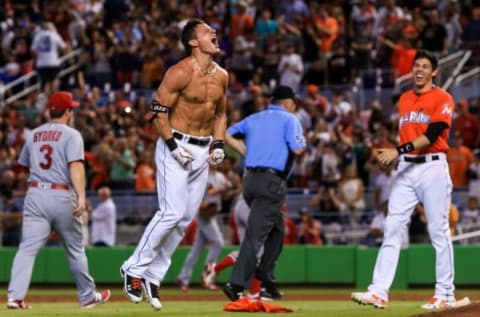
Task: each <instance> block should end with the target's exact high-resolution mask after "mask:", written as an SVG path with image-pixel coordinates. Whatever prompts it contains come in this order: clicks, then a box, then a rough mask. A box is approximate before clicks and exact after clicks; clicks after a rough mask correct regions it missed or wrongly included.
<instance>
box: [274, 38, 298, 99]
mask: <svg viewBox="0 0 480 317" xmlns="http://www.w3.org/2000/svg"><path fill="white" fill-rule="evenodd" d="M278 74H279V84H280V85H283V86H289V87H290V88H292V89H293V91H294V92H298V91H299V88H300V82H301V80H302V77H303V61H302V57H301V56H300V55H299V54H297V53H296V51H295V46H294V45H293V44H292V43H287V44H286V46H285V53H284V54H282V55H281V56H280V62H279V63H278Z"/></svg>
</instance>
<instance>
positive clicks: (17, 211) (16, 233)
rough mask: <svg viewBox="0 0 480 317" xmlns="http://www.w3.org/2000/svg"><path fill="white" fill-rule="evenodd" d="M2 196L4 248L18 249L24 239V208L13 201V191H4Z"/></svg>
mask: <svg viewBox="0 0 480 317" xmlns="http://www.w3.org/2000/svg"><path fill="white" fill-rule="evenodd" d="M2 196H3V204H2V207H1V210H0V231H1V232H2V246H4V247H18V245H19V244H20V240H21V238H22V216H23V212H22V208H21V207H19V206H18V205H17V204H16V203H15V201H14V200H13V193H12V191H4V192H3V193H2Z"/></svg>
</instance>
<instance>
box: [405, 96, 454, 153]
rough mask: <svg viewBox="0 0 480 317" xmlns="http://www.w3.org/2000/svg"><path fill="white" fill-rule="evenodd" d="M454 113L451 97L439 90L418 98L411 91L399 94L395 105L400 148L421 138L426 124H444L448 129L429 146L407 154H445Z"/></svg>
mask: <svg viewBox="0 0 480 317" xmlns="http://www.w3.org/2000/svg"><path fill="white" fill-rule="evenodd" d="M454 110H455V103H454V102H453V98H452V96H451V95H450V94H449V93H447V92H446V91H445V90H443V89H441V88H439V87H434V88H432V89H431V90H429V91H427V92H425V93H423V94H421V95H417V94H416V92H415V90H414V89H411V90H409V91H407V92H405V93H403V94H402V95H401V96H400V100H399V102H398V114H399V123H398V124H399V136H400V144H405V143H407V142H412V141H413V140H414V139H415V138H416V137H418V136H419V135H421V134H424V133H425V131H427V127H428V125H429V124H430V123H433V122H445V123H446V124H447V125H448V128H447V129H445V130H443V131H442V133H440V135H439V136H438V138H437V140H436V141H435V142H434V143H433V144H430V145H429V146H427V147H426V148H424V149H421V150H415V151H412V153H411V154H426V153H437V152H444V153H446V152H447V151H448V133H449V130H450V126H451V122H452V114H453V113H454Z"/></svg>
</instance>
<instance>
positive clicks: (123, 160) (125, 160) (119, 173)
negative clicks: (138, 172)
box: [110, 136, 136, 189]
mask: <svg viewBox="0 0 480 317" xmlns="http://www.w3.org/2000/svg"><path fill="white" fill-rule="evenodd" d="M135 166H136V161H135V156H134V154H133V151H132V150H131V149H129V148H128V146H127V139H126V138H125V137H124V136H119V137H117V139H116V140H115V146H114V148H113V152H112V165H111V168H110V187H111V188H112V189H132V188H134V174H135Z"/></svg>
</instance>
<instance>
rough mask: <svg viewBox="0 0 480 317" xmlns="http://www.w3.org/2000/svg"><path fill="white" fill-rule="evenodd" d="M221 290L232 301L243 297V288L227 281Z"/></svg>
mask: <svg viewBox="0 0 480 317" xmlns="http://www.w3.org/2000/svg"><path fill="white" fill-rule="evenodd" d="M222 290H223V293H224V294H225V295H227V297H228V299H230V300H231V301H232V302H234V301H236V300H238V299H240V298H242V297H243V288H242V287H240V286H237V285H232V284H230V283H227V284H225V286H224V287H223V288H222Z"/></svg>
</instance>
